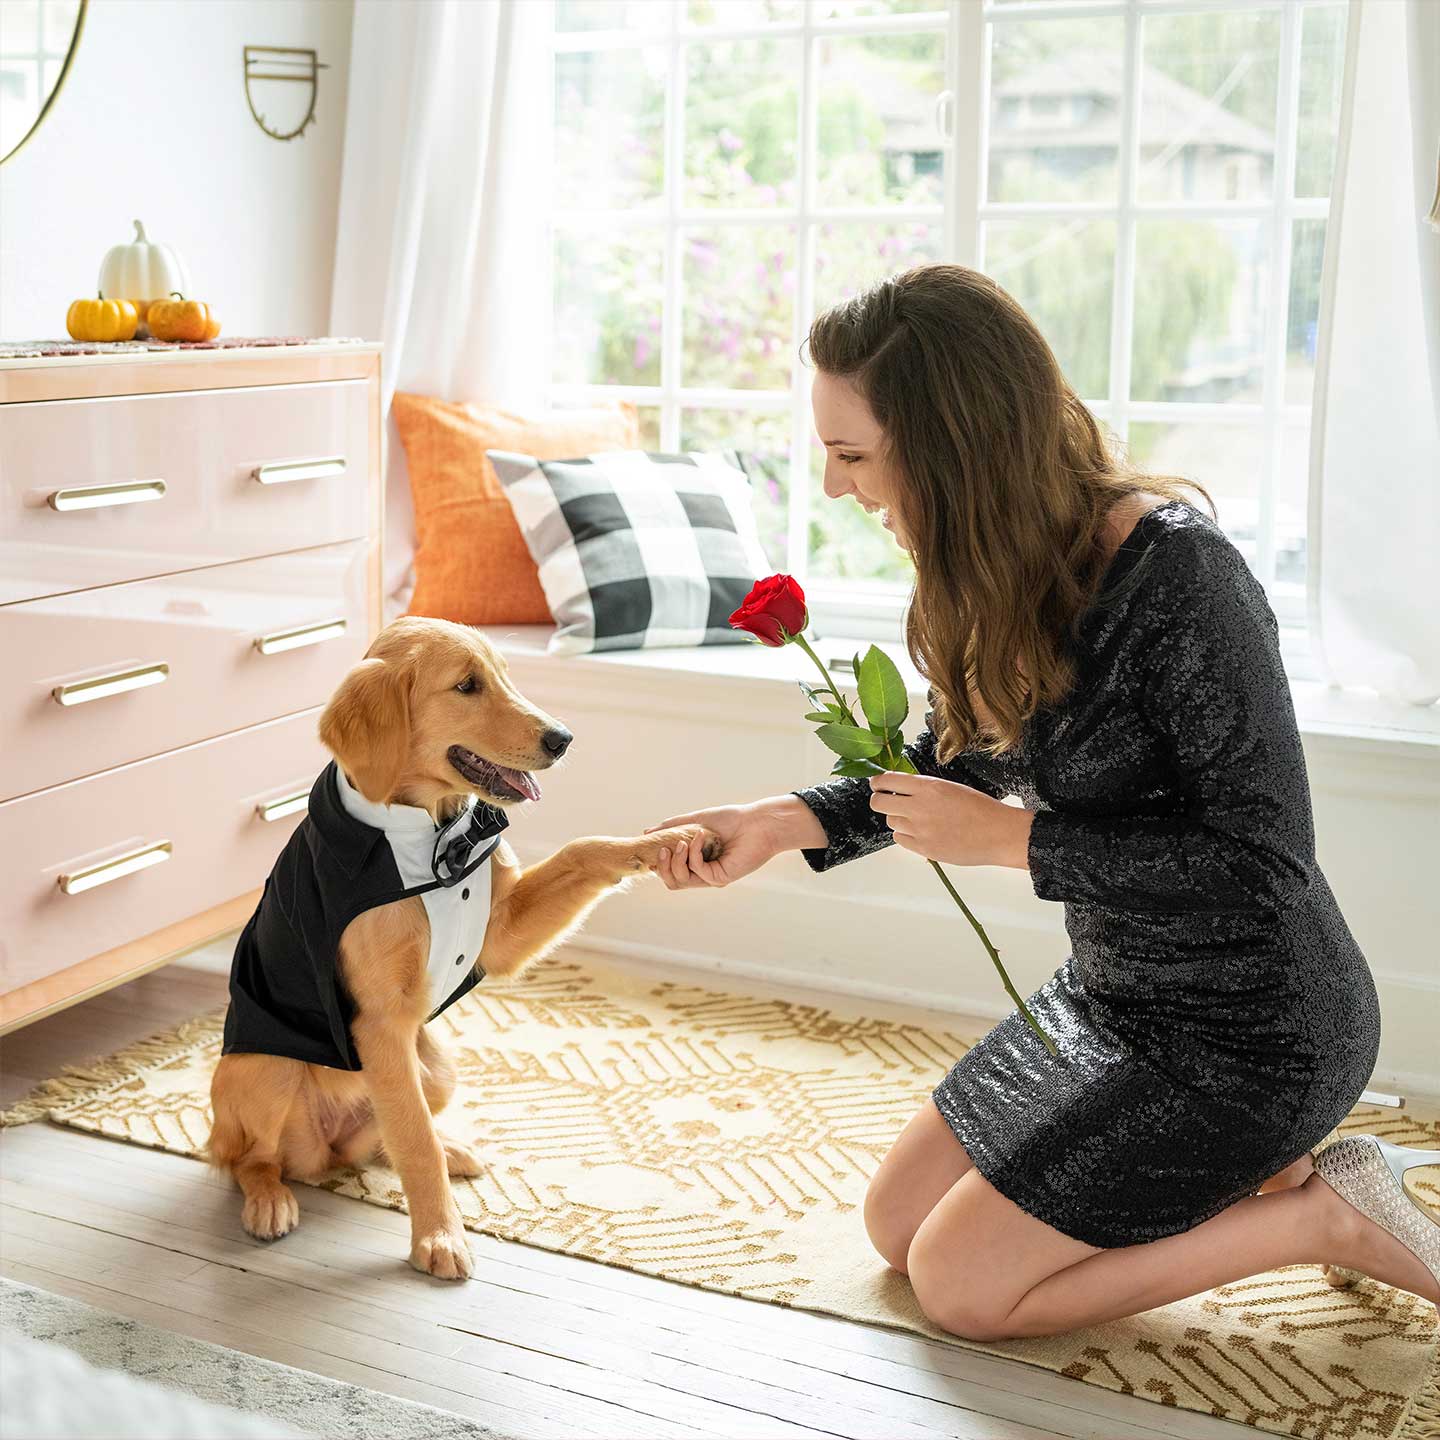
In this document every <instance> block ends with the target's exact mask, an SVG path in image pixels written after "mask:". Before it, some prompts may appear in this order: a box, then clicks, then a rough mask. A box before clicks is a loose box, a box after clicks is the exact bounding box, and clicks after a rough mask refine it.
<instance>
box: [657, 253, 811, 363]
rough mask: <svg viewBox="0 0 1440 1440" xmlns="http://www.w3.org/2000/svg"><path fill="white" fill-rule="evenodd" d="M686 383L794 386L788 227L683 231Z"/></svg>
mask: <svg viewBox="0 0 1440 1440" xmlns="http://www.w3.org/2000/svg"><path fill="white" fill-rule="evenodd" d="M680 244H681V253H682V255H683V269H682V272H681V285H682V289H683V293H684V296H685V313H684V316H683V324H682V332H683V335H682V344H683V353H682V355H681V384H683V385H685V386H687V387H691V388H693V387H696V386H720V387H723V388H725V389H728V390H785V389H788V388H789V385H790V360H791V352H792V345H791V323H792V320H793V313H794V307H795V232H794V230H793V228H792V227H790V226H788V225H722V226H719V227H717V228H716V229H714V230H705V231H702V230H682V232H681V240H680Z"/></svg>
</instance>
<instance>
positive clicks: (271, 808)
mask: <svg viewBox="0 0 1440 1440" xmlns="http://www.w3.org/2000/svg"><path fill="white" fill-rule="evenodd" d="M309 808H310V792H309V791H308V790H297V791H296V792H295V793H294V794H293V795H282V796H280V798H279V799H278V800H265V801H262V802H261V803H260V804H259V805H257V806H256V807H255V814H256V816H257V817H258V818H259V819H261V820H265V821H271V820H284V819H285V818H286V817H287V816H289V815H298V814H299V813H300V812H301V811H302V810H308V809H309Z"/></svg>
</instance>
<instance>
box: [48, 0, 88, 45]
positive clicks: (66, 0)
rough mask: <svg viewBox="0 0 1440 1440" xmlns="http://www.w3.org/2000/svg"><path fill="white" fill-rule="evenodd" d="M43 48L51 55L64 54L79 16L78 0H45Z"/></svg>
mask: <svg viewBox="0 0 1440 1440" xmlns="http://www.w3.org/2000/svg"><path fill="white" fill-rule="evenodd" d="M42 13H43V15H44V18H45V48H46V50H48V51H49V52H50V54H52V55H61V56H63V55H65V54H66V53H67V52H68V51H69V49H70V41H71V39H72V37H73V36H74V34H75V21H76V20H77V19H79V16H80V0H45V6H44V10H43V12H42Z"/></svg>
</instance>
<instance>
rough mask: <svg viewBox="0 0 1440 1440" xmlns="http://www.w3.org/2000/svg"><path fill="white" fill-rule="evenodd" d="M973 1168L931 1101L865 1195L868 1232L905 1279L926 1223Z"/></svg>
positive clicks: (912, 1121) (903, 1134)
mask: <svg viewBox="0 0 1440 1440" xmlns="http://www.w3.org/2000/svg"><path fill="white" fill-rule="evenodd" d="M970 1168H971V1167H970V1157H969V1156H968V1155H967V1154H966V1153H965V1147H964V1146H963V1145H961V1144H960V1142H959V1141H958V1140H957V1139H956V1138H955V1134H954V1131H952V1130H951V1129H950V1127H949V1125H947V1124H946V1123H945V1120H944V1118H943V1117H942V1116H941V1114H940V1112H939V1111H938V1110H937V1109H936V1108H935V1103H934V1101H933V1100H927V1101H926V1102H925V1104H924V1105H923V1106H921V1108H920V1109H919V1110H917V1111H916V1112H915V1114H914V1115H912V1116H911V1117H910V1119H909V1120H908V1121H907V1122H906V1125H905V1128H904V1129H903V1130H902V1131H901V1132H900V1134H899V1135H898V1136H897V1137H896V1140H895V1143H894V1144H893V1145H892V1146H891V1147H890V1149H889V1150H888V1151H886V1153H885V1158H884V1159H883V1160H882V1161H881V1162H880V1168H879V1169H878V1170H877V1171H876V1172H875V1173H874V1175H872V1176H871V1177H870V1186H869V1189H867V1190H866V1192H865V1229H866V1230H867V1231H868V1233H869V1235H870V1243H871V1244H872V1245H873V1246H874V1247H875V1249H876V1251H877V1252H878V1253H879V1255H880V1257H881V1258H882V1259H883V1260H884V1261H885V1262H886V1264H888V1265H889V1266H890V1267H891V1269H893V1270H898V1271H899V1272H900V1273H901V1274H902V1275H903V1274H905V1257H906V1256H907V1255H908V1254H909V1251H910V1241H911V1240H912V1239H913V1238H914V1235H915V1232H916V1231H917V1230H918V1229H919V1228H920V1224H921V1222H922V1221H923V1220H924V1219H925V1217H926V1216H927V1215H928V1214H929V1213H930V1212H931V1210H933V1209H934V1208H935V1206H936V1204H937V1203H938V1202H939V1200H940V1198H941V1196H943V1195H944V1194H945V1193H946V1192H947V1191H948V1190H949V1189H950V1187H951V1186H952V1185H954V1183H955V1182H956V1181H957V1180H958V1179H959V1178H960V1177H961V1176H962V1175H963V1174H965V1172H966V1171H967V1170H969V1169H970Z"/></svg>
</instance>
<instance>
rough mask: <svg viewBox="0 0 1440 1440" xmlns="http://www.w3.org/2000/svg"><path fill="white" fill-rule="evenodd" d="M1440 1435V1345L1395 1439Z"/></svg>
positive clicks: (1417, 1439)
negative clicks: (1427, 1374)
mask: <svg viewBox="0 0 1440 1440" xmlns="http://www.w3.org/2000/svg"><path fill="white" fill-rule="evenodd" d="M1437 1437H1440V1345H1437V1346H1436V1348H1435V1353H1434V1354H1433V1355H1432V1356H1431V1357H1430V1374H1429V1376H1428V1377H1427V1379H1426V1380H1425V1381H1424V1383H1423V1384H1422V1385H1421V1386H1420V1388H1419V1390H1417V1391H1416V1392H1415V1398H1414V1400H1413V1401H1411V1403H1410V1413H1409V1414H1408V1415H1407V1416H1406V1417H1405V1419H1404V1421H1403V1423H1402V1424H1401V1426H1400V1429H1399V1430H1398V1431H1397V1432H1396V1434H1395V1436H1394V1440H1437Z"/></svg>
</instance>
